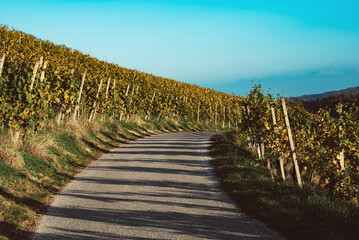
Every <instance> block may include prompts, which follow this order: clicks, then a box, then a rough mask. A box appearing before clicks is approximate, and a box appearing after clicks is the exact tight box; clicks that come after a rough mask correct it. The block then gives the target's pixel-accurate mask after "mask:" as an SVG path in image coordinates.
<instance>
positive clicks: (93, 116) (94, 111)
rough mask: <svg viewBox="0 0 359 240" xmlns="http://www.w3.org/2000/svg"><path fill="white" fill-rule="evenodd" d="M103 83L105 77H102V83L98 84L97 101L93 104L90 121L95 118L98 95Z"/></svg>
mask: <svg viewBox="0 0 359 240" xmlns="http://www.w3.org/2000/svg"><path fill="white" fill-rule="evenodd" d="M102 83H103V79H101V81H100V85H99V86H98V89H97V93H96V98H95V101H94V103H93V105H92V111H91V114H90V121H91V120H95V115H96V105H97V99H98V96H99V95H100V91H101V87H102Z"/></svg>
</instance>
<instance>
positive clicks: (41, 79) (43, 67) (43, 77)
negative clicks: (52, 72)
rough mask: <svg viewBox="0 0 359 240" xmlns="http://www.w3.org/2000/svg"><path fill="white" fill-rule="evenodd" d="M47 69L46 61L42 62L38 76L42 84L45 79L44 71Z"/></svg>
mask: <svg viewBox="0 0 359 240" xmlns="http://www.w3.org/2000/svg"><path fill="white" fill-rule="evenodd" d="M46 67H47V61H45V62H44V65H43V66H42V70H41V76H40V82H43V81H44V79H45V70H46Z"/></svg>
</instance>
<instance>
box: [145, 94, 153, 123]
mask: <svg viewBox="0 0 359 240" xmlns="http://www.w3.org/2000/svg"><path fill="white" fill-rule="evenodd" d="M155 96H156V92H154V93H153V95H152V98H151V105H152V103H153V101H154V100H155ZM150 114H151V111H150V110H148V111H147V115H146V117H145V120H147V119H148V120H149V119H150Z"/></svg>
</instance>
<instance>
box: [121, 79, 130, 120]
mask: <svg viewBox="0 0 359 240" xmlns="http://www.w3.org/2000/svg"><path fill="white" fill-rule="evenodd" d="M129 90H130V84H127V89H126V93H125V97H127V96H128V91H129ZM124 107H125V103H124V104H122V111H121V115H120V121H122V117H123V108H124Z"/></svg>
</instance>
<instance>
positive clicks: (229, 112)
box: [228, 106, 231, 128]
mask: <svg viewBox="0 0 359 240" xmlns="http://www.w3.org/2000/svg"><path fill="white" fill-rule="evenodd" d="M228 127H229V128H231V106H229V107H228Z"/></svg>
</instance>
